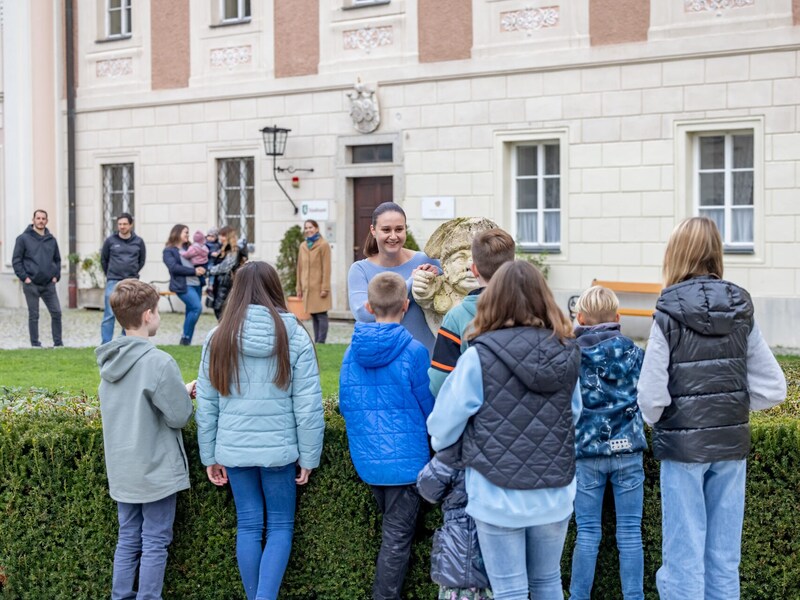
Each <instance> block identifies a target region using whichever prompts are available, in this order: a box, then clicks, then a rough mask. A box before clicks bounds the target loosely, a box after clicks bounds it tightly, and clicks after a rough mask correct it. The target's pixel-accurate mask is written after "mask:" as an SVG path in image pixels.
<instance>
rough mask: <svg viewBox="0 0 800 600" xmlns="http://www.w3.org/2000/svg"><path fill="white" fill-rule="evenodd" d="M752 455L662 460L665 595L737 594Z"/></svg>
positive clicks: (672, 598) (673, 598)
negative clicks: (708, 460) (700, 460)
mask: <svg viewBox="0 0 800 600" xmlns="http://www.w3.org/2000/svg"><path fill="white" fill-rule="evenodd" d="M746 471H747V461H745V460H728V461H720V462H713V463H682V462H676V461H671V460H665V461H662V462H661V523H662V525H661V527H662V533H661V534H662V542H661V543H662V546H661V554H662V564H661V568H660V569H659V570H658V573H656V585H657V586H658V594H659V596H660V597H661V600H678V599H681V600H684V599H685V598H692V599H695V598H696V599H697V600H703V599H704V600H737V599H738V598H739V560H740V558H741V545H742V521H743V519H744V486H745V476H746Z"/></svg>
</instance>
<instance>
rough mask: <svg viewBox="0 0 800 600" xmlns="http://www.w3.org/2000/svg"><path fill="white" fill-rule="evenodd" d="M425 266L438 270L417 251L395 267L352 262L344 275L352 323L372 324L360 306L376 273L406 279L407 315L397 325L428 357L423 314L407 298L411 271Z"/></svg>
mask: <svg viewBox="0 0 800 600" xmlns="http://www.w3.org/2000/svg"><path fill="white" fill-rule="evenodd" d="M426 263H427V264H432V265H436V266H437V267H439V268H441V266H440V265H439V261H438V260H436V259H434V258H428V256H427V255H426V254H425V253H424V252H417V253H416V254H414V256H412V257H411V260H409V261H408V262H406V263H404V264H402V265H400V266H399V267H381V266H380V265H376V264H374V263H372V262H370V261H369V260H367V259H366V258H365V259H364V260H359V261H357V262H354V263H353V265H352V266H351V267H350V273H349V274H348V275H347V289H348V290H349V293H350V311H351V312H352V313H353V316H354V317H355V319H356V321H358V322H360V323H374V322H375V316H374V315H371V314H370V313H369V312H367V309H366V308H365V306H364V304H365V303H366V302H367V286H368V285H369V282H370V281H371V280H372V278H373V277H375V276H376V275H377V274H378V273H383V272H384V271H389V272H390V273H397V274H398V275H400V276H401V277H402V278H403V279H405V280H406V289H407V290H408V297H409V299H410V300H411V304H410V306H409V307H408V312H407V313H406V316H405V317H403V321H402V323H401V324H402V325H403V327H405V328H406V329H408V332H409V333H410V334H411V335H412V336H413V338H414V339H415V340H417V341H418V342H420V343H421V344H422V345H423V346H425V347H426V348H427V349H428V354H431V353H432V352H433V343H434V341H435V338H434V337H433V334H432V333H431V330H430V328H429V327H428V324H427V323H426V322H425V315H424V314H423V312H422V309H421V308H420V307H419V306H417V303H416V302H414V298H413V297H412V296H411V282H412V279H411V272H412V271H413V270H414V269H416V268H417V267H419V266H420V265H424V264H426Z"/></svg>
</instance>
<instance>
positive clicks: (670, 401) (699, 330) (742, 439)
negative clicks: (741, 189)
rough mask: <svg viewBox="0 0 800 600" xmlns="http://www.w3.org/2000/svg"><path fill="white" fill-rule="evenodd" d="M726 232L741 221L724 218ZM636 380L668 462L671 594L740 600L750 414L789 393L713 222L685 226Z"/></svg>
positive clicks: (664, 569) (665, 503) (666, 583)
mask: <svg viewBox="0 0 800 600" xmlns="http://www.w3.org/2000/svg"><path fill="white" fill-rule="evenodd" d="M726 225H727V226H728V227H731V226H732V225H731V224H730V223H727V224H726ZM663 272H664V285H665V286H666V287H665V288H664V289H663V291H662V292H661V297H660V298H659V299H658V302H657V303H656V313H655V315H654V323H653V327H652V329H651V331H650V340H649V341H648V343H647V352H646V353H645V356H644V363H643V365H642V372H641V375H640V377H639V384H638V392H639V397H638V403H639V407H640V408H641V410H642V415H643V416H644V420H645V422H647V423H648V424H650V425H652V426H653V454H654V455H655V457H656V458H657V459H658V460H660V461H661V513H662V521H661V527H662V550H661V560H662V564H661V568H660V569H659V570H658V572H657V573H656V584H657V586H658V593H659V596H660V597H661V600H678V599H681V600H684V599H686V598H704V599H705V600H737V599H738V598H739V561H740V557H741V543H742V523H743V520H744V497H745V472H746V469H747V455H748V453H749V450H750V425H749V412H750V411H751V410H763V409H766V408H770V407H771V406H774V405H776V404H778V403H780V402H781V401H783V399H784V398H785V397H786V379H785V377H784V375H783V372H782V371H781V368H780V366H779V365H778V362H777V361H776V360H775V357H774V356H773V355H772V352H771V351H770V349H769V346H767V344H766V342H765V341H764V338H763V337H762V335H761V332H760V331H759V329H758V326H757V325H756V323H755V321H754V320H753V302H752V300H751V299H750V294H748V293H747V291H746V290H744V289H743V288H741V287H739V286H738V285H736V284H734V283H731V282H730V281H725V280H724V279H722V240H721V238H720V234H719V231H718V230H717V226H716V225H715V223H714V221H712V220H711V219H708V218H705V217H694V218H691V219H686V220H685V221H683V222H681V223H680V224H679V225H678V226H677V227H676V228H675V230H674V231H673V232H672V235H671V236H670V238H669V241H668V242H667V249H666V252H665V254H664V268H663Z"/></svg>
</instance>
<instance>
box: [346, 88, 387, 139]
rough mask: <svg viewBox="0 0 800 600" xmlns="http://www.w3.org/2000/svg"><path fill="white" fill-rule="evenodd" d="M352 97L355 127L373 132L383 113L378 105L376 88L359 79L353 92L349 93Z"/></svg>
mask: <svg viewBox="0 0 800 600" xmlns="http://www.w3.org/2000/svg"><path fill="white" fill-rule="evenodd" d="M347 97H348V98H350V118H351V119H353V127H355V128H356V131H358V132H360V133H372V132H373V131H375V130H376V129H377V128H378V125H380V124H381V113H380V108H379V107H378V96H377V94H376V93H375V90H373V89H371V88H370V87H369V86H367V85H366V84H364V83H361V81H359V82H358V83H356V84H355V86H354V87H353V91H352V92H348V93H347Z"/></svg>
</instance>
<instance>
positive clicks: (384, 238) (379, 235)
mask: <svg viewBox="0 0 800 600" xmlns="http://www.w3.org/2000/svg"><path fill="white" fill-rule="evenodd" d="M370 231H372V235H374V236H375V241H376V242H377V243H378V253H379V254H383V255H387V256H389V255H396V254H397V253H398V252H400V251H401V250H402V249H403V245H404V244H405V243H406V218H405V217H404V216H403V215H402V213H399V212H395V211H388V212H385V213H383V214H382V215H380V216H378V219H377V221H376V223H375V225H371V226H370Z"/></svg>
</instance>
